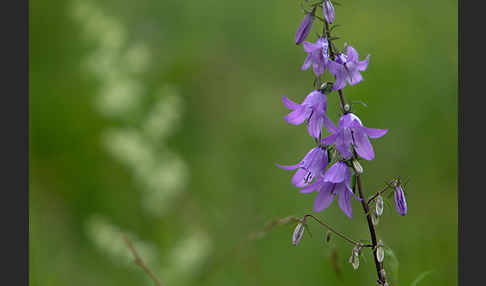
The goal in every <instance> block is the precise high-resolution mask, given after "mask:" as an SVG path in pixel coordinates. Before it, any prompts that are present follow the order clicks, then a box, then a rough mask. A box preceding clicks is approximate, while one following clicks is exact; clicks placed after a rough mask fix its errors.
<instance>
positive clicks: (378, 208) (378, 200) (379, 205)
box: [376, 194, 384, 216]
mask: <svg viewBox="0 0 486 286" xmlns="http://www.w3.org/2000/svg"><path fill="white" fill-rule="evenodd" d="M383 208H384V204H383V197H382V196H381V194H379V195H378V197H377V198H376V214H377V215H378V216H381V215H382V214H383Z"/></svg>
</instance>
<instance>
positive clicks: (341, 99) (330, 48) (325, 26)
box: [323, 20, 346, 113]
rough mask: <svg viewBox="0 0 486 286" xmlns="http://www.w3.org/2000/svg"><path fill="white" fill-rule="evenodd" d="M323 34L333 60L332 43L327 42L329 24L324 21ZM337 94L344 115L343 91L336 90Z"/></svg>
mask: <svg viewBox="0 0 486 286" xmlns="http://www.w3.org/2000/svg"><path fill="white" fill-rule="evenodd" d="M323 33H324V34H325V35H326V38H327V41H328V43H329V55H330V58H331V60H335V58H336V54H335V53H334V48H333V46H332V41H331V40H329V39H330V38H331V32H330V31H329V24H328V23H327V21H326V20H324V31H323ZM338 94H339V101H340V102H341V109H342V110H343V113H346V110H345V109H344V106H345V105H346V101H345V100H344V94H343V91H342V90H341V89H340V90H338Z"/></svg>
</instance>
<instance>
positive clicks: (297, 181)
mask: <svg viewBox="0 0 486 286" xmlns="http://www.w3.org/2000/svg"><path fill="white" fill-rule="evenodd" d="M327 164H328V157H327V150H326V149H323V148H320V147H315V148H312V149H311V150H310V151H309V153H307V155H305V157H304V159H302V161H300V162H299V163H297V164H295V165H279V164H277V167H279V168H282V169H284V170H295V169H298V170H297V172H295V175H294V176H293V177H292V184H293V185H294V186H296V187H299V188H301V187H305V186H307V185H308V184H309V183H310V182H311V181H312V180H313V179H314V178H315V177H316V176H318V175H320V174H323V173H324V172H325V171H326V167H327Z"/></svg>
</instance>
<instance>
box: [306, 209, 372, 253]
mask: <svg viewBox="0 0 486 286" xmlns="http://www.w3.org/2000/svg"><path fill="white" fill-rule="evenodd" d="M306 217H311V218H313V219H314V220H316V221H317V222H318V223H320V224H321V225H322V226H324V227H326V228H327V229H329V230H330V231H332V232H334V233H335V234H336V235H338V236H339V237H341V238H342V239H344V240H346V241H347V242H349V243H351V244H352V245H358V246H361V247H373V245H371V244H363V243H361V242H359V241H356V240H354V239H351V238H349V237H347V236H346V235H345V234H343V233H341V232H339V231H337V230H335V229H334V228H332V227H331V226H330V225H329V224H327V223H325V222H324V221H322V220H320V219H318V218H317V217H315V216H313V215H311V214H306V215H304V217H303V218H302V219H305V218H306Z"/></svg>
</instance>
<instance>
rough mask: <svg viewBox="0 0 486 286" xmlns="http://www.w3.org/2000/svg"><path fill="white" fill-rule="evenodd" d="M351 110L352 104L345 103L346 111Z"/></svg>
mask: <svg viewBox="0 0 486 286" xmlns="http://www.w3.org/2000/svg"><path fill="white" fill-rule="evenodd" d="M350 110H351V105H349V104H347V103H346V104H345V105H344V112H349V111H350Z"/></svg>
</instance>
